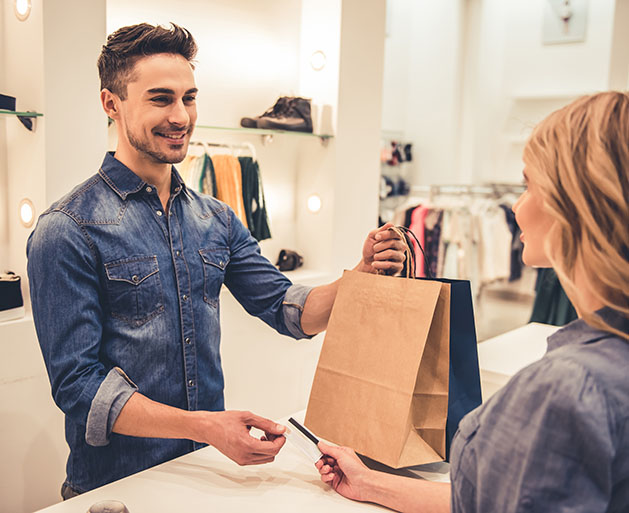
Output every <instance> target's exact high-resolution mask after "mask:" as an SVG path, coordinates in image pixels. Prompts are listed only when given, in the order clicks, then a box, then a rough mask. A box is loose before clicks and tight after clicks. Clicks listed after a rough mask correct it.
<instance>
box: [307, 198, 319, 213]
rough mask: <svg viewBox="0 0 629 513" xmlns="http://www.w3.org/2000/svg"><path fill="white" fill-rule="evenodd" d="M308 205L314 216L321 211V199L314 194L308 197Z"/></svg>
mask: <svg viewBox="0 0 629 513" xmlns="http://www.w3.org/2000/svg"><path fill="white" fill-rule="evenodd" d="M307 205H308V210H310V212H312V213H313V214H316V213H317V212H319V210H321V198H320V197H319V196H318V195H316V194H312V195H310V196H308V202H307Z"/></svg>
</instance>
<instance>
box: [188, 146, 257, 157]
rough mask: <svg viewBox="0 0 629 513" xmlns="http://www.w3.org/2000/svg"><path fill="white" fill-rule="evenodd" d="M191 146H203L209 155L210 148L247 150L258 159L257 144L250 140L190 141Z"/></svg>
mask: <svg viewBox="0 0 629 513" xmlns="http://www.w3.org/2000/svg"><path fill="white" fill-rule="evenodd" d="M190 146H201V147H202V148H203V149H204V150H205V152H206V153H207V154H208V155H209V153H210V148H226V149H228V150H230V151H231V152H232V153H233V152H234V151H235V150H247V151H249V153H250V154H251V158H253V160H257V158H256V149H255V146H254V145H253V144H251V143H250V142H241V143H238V144H228V143H215V142H207V141H190Z"/></svg>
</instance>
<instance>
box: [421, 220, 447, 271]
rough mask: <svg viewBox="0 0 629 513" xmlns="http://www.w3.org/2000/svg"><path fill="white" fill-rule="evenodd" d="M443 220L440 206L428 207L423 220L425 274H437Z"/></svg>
mask: <svg viewBox="0 0 629 513" xmlns="http://www.w3.org/2000/svg"><path fill="white" fill-rule="evenodd" d="M442 221H443V210H442V209H440V208H435V209H430V210H429V211H428V213H427V214H426V219H425V221H424V251H425V252H426V259H427V260H428V265H429V269H428V270H429V271H430V273H428V270H427V271H426V274H427V275H430V276H435V277H436V276H437V264H438V262H439V242H440V239H441V223H442Z"/></svg>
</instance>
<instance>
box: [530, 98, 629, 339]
mask: <svg viewBox="0 0 629 513" xmlns="http://www.w3.org/2000/svg"><path fill="white" fill-rule="evenodd" d="M524 160H525V161H526V162H527V173H528V175H529V179H532V180H534V181H535V183H536V184H537V185H538V186H539V189H540V191H541V195H542V198H543V202H544V207H545V208H546V210H547V211H548V212H549V213H550V215H551V216H552V217H553V218H554V223H553V226H552V228H551V230H550V232H549V233H548V237H547V239H546V254H547V255H548V257H549V259H550V262H551V264H552V266H553V268H554V269H555V271H556V272H557V275H558V276H559V279H560V281H561V283H562V285H563V287H564V289H565V291H566V294H567V295H568V297H569V298H570V300H571V301H572V303H573V304H574V305H575V307H576V308H577V310H579V311H580V312H581V313H582V316H583V319H584V320H585V321H586V322H587V323H588V324H590V325H592V326H595V327H597V328H600V329H603V330H605V331H608V332H612V333H615V334H617V335H619V336H621V337H623V338H625V339H627V340H629V333H624V332H622V331H620V330H618V329H616V328H614V327H613V326H611V325H609V324H608V323H606V322H605V321H603V319H602V318H601V317H600V316H598V315H596V314H594V313H593V312H587V313H586V312H584V310H583V309H582V308H580V304H579V303H580V302H579V297H580V296H579V293H578V291H577V287H576V285H575V283H574V269H575V267H576V266H577V265H580V266H583V270H584V271H586V272H584V273H583V274H585V275H586V276H585V278H586V280H587V282H588V283H587V285H588V286H589V289H590V290H591V292H592V293H593V294H594V296H595V297H596V298H597V299H598V300H599V301H600V302H602V303H603V304H604V305H606V306H609V307H611V308H613V309H614V310H616V311H618V312H622V313H623V314H624V315H627V316H629V95H628V94H626V93H621V92H606V93H599V94H594V95H591V96H585V97H582V98H579V99H578V100H576V101H574V102H573V103H571V104H569V105H567V106H566V107H564V108H562V109H560V110H557V111H555V112H553V113H552V114H551V115H550V116H548V117H547V118H546V119H545V120H544V121H542V122H541V123H540V124H539V125H537V126H536V127H535V129H534V130H533V133H532V134H531V137H530V138H529V140H528V142H527V145H526V147H525V150H524Z"/></svg>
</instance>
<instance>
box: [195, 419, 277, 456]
mask: <svg viewBox="0 0 629 513" xmlns="http://www.w3.org/2000/svg"><path fill="white" fill-rule="evenodd" d="M197 413H202V415H203V416H202V418H203V420H202V422H201V423H200V424H199V425H198V428H199V429H200V431H199V436H197V437H195V438H197V441H199V442H204V443H207V444H210V445H213V446H214V447H216V448H217V449H218V450H219V451H221V452H222V453H223V454H224V455H225V456H227V457H228V458H229V459H231V460H233V461H235V462H236V463H238V464H239V465H260V464H262V463H270V462H271V461H273V460H274V459H275V455H276V454H277V453H278V452H279V451H280V449H281V448H282V446H283V445H284V443H286V438H285V437H283V436H282V434H283V433H284V431H286V428H285V427H284V426H282V425H281V424H277V423H275V422H273V421H272V420H269V419H265V418H264V417H260V416H258V415H254V414H253V413H251V412H248V411H219V412H197ZM252 427H254V428H258V429H260V430H261V431H264V436H263V437H262V438H261V439H258V438H255V437H253V436H251V433H250V432H249V430H250V429H251V428H252Z"/></svg>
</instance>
